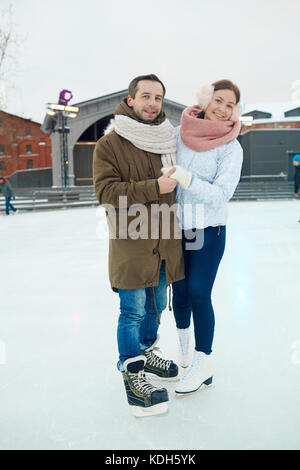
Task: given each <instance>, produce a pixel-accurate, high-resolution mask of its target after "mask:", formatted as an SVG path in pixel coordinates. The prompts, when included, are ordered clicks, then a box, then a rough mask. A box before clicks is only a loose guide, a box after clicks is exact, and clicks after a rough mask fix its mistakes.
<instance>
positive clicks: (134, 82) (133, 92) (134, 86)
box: [128, 73, 166, 99]
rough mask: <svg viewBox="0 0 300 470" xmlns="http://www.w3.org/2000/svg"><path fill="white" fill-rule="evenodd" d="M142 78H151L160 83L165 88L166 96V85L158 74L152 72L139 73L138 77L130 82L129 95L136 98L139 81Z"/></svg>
mask: <svg viewBox="0 0 300 470" xmlns="http://www.w3.org/2000/svg"><path fill="white" fill-rule="evenodd" d="M141 80H151V81H152V82H158V83H160V84H161V86H162V88H163V96H165V94H166V88H165V85H164V84H163V82H162V81H161V80H160V79H159V78H158V77H157V76H156V75H154V74H153V73H151V74H150V75H139V76H138V77H135V78H134V79H133V80H131V82H130V83H129V87H128V95H130V96H131V98H133V99H134V98H135V95H136V92H137V88H138V83H139V82H140V81H141Z"/></svg>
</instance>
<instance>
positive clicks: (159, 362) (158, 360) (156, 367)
mask: <svg viewBox="0 0 300 470" xmlns="http://www.w3.org/2000/svg"><path fill="white" fill-rule="evenodd" d="M158 340H159V336H157V340H156V341H155V342H154V343H153V344H152V346H150V347H149V348H148V349H146V350H145V351H141V354H143V355H144V356H145V358H146V360H147V362H146V364H145V367H144V371H145V373H146V374H147V376H148V377H151V378H156V379H161V380H168V381H177V380H178V378H179V377H178V366H177V365H176V364H175V363H174V362H173V361H170V360H168V361H167V360H165V359H163V358H162V357H160V356H157V355H156V354H154V351H157V350H158V348H157V347H156V344H157V342H158Z"/></svg>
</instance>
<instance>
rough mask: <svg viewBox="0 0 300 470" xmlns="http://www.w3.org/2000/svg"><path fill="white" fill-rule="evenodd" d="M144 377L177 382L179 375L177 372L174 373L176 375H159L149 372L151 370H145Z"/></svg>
mask: <svg viewBox="0 0 300 470" xmlns="http://www.w3.org/2000/svg"><path fill="white" fill-rule="evenodd" d="M146 377H147V378H148V379H149V380H153V379H154V380H163V381H164V382H178V381H179V379H180V377H179V374H178V375H176V377H160V376H159V375H156V374H151V372H146Z"/></svg>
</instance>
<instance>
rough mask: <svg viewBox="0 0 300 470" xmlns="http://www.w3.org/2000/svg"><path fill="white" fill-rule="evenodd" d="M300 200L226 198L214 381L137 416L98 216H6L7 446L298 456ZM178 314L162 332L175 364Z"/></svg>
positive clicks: (2, 365)
mask: <svg viewBox="0 0 300 470" xmlns="http://www.w3.org/2000/svg"><path fill="white" fill-rule="evenodd" d="M298 219H300V201H296V200H292V201H276V202H274V201H273V202H272V201H258V202H232V203H230V204H229V221H228V226H227V246H226V251H225V255H224V258H223V261H222V264H221V266H220V269H219V272H218V276H217V279H216V283H215V288H214V295H213V299H214V307H215V314H216V334H215V341H214V356H215V386H214V387H213V388H211V389H206V390H204V391H201V392H198V393H197V394H194V395H191V396H187V397H184V398H180V399H175V398H174V387H175V384H171V385H170V384H169V383H166V382H165V386H166V387H167V388H168V390H169V394H170V403H169V413H168V414H166V415H161V416H154V417H149V418H144V419H136V418H134V417H133V416H132V415H131V412H130V409H129V406H128V405H127V401H126V397H125V390H124V387H123V383H122V378H121V375H120V373H119V372H118V371H117V369H116V361H117V345H116V325H117V319H118V312H119V301H118V295H117V294H114V293H113V292H112V291H111V289H110V286H109V282H108V273H107V255H108V242H107V240H105V239H103V237H102V238H101V233H102V224H103V217H102V216H101V214H100V212H99V209H98V208H87V209H68V210H57V211H43V212H37V213H20V214H16V215H15V216H13V215H11V216H9V217H6V216H0V247H1V248H0V250H1V255H0V260H1V270H0V273H1V274H0V281H1V282H0V289H1V293H0V309H1V311H0V448H1V449H156V450H159V449H189V450H192V449H299V448H300V304H299V267H300V223H298ZM175 332H176V330H175V324H174V320H173V314H172V312H169V311H168V310H166V311H165V312H164V314H163V318H162V324H161V328H160V334H161V342H160V345H161V349H162V352H163V355H164V357H165V358H173V359H175V358H176V335H175Z"/></svg>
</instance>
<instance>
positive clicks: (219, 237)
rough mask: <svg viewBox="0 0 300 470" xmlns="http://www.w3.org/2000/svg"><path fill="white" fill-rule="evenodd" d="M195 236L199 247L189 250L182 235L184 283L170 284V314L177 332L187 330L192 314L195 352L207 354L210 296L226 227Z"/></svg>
mask: <svg viewBox="0 0 300 470" xmlns="http://www.w3.org/2000/svg"><path fill="white" fill-rule="evenodd" d="M199 234H200V237H199V239H201V237H203V235H204V239H203V238H202V239H203V240H204V243H203V246H202V247H200V248H199V249H195V250H191V249H187V245H186V244H187V243H191V242H190V238H186V237H185V233H184V231H183V233H182V248H183V256H184V269H185V279H183V280H182V281H178V282H174V283H173V284H172V287H173V311H174V316H175V322H176V326H177V328H188V327H189V326H190V321H191V314H193V322H194V332H195V349H196V351H202V352H204V353H205V354H210V353H211V352H212V343H213V337H214V328H215V315H214V309H213V306H212V301H211V292H212V288H213V285H214V281H215V278H216V275H217V271H218V267H219V264H220V261H221V259H222V256H223V253H224V249H225V239H226V227H225V226H222V225H220V226H218V227H207V228H205V229H204V233H203V231H202V232H201V233H200V231H199V230H198V235H199Z"/></svg>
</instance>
